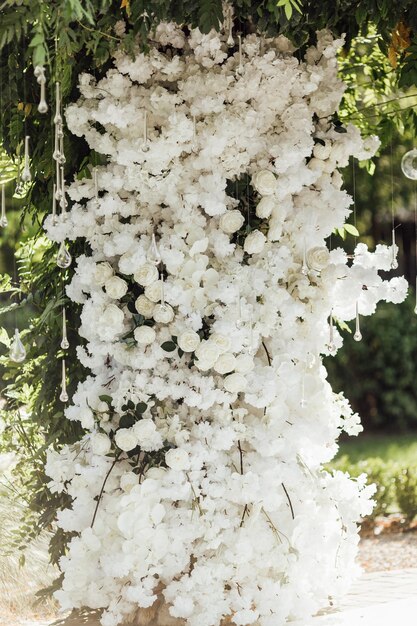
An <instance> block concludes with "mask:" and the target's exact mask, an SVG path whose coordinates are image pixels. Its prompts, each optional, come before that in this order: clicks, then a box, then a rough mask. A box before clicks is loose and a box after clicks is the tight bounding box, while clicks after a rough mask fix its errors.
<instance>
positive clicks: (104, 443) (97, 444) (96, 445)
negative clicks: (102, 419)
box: [91, 433, 111, 456]
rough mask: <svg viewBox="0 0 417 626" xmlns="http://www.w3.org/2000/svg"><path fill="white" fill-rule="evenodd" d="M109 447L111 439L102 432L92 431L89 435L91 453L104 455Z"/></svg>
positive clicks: (108, 450)
mask: <svg viewBox="0 0 417 626" xmlns="http://www.w3.org/2000/svg"><path fill="white" fill-rule="evenodd" d="M110 449H111V441H110V439H109V437H107V435H105V434H104V433H93V434H92V435H91V450H92V451H93V454H99V455H100V456H104V455H105V454H107V453H108V452H110Z"/></svg>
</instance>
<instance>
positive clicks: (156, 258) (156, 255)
mask: <svg viewBox="0 0 417 626" xmlns="http://www.w3.org/2000/svg"><path fill="white" fill-rule="evenodd" d="M146 258H147V260H148V261H149V263H153V264H154V265H159V264H160V262H161V261H162V258H161V254H160V252H159V249H158V246H157V243H156V239H155V233H152V238H151V245H150V246H149V248H148V253H147V255H146Z"/></svg>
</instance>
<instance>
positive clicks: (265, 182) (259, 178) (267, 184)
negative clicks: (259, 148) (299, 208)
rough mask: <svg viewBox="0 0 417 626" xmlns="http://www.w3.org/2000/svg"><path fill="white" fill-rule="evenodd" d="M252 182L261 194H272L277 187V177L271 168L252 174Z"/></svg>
mask: <svg viewBox="0 0 417 626" xmlns="http://www.w3.org/2000/svg"><path fill="white" fill-rule="evenodd" d="M252 184H253V186H254V187H255V189H256V191H257V192H258V193H260V194H261V196H272V194H273V193H274V192H275V190H276V188H277V179H276V178H275V175H274V174H273V173H272V172H270V171H269V170H261V171H260V172H258V173H257V174H255V175H254V176H252Z"/></svg>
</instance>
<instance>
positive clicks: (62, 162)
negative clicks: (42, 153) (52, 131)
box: [58, 133, 67, 165]
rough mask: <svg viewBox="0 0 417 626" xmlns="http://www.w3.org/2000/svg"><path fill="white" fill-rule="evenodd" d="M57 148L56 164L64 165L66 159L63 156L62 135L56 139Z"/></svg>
mask: <svg viewBox="0 0 417 626" xmlns="http://www.w3.org/2000/svg"><path fill="white" fill-rule="evenodd" d="M58 146H59V156H58V163H59V164H60V165H65V163H66V162H67V159H66V158H65V154H64V133H62V134H61V136H60V137H58Z"/></svg>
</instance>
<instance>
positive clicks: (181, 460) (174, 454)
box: [165, 448, 190, 471]
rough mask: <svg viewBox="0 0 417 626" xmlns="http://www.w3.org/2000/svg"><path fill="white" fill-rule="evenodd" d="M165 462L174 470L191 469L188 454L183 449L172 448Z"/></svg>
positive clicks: (166, 455)
mask: <svg viewBox="0 0 417 626" xmlns="http://www.w3.org/2000/svg"><path fill="white" fill-rule="evenodd" d="M165 462H166V464H167V465H168V467H170V468H171V469H173V470H176V471H181V470H187V469H189V467H190V458H189V456H188V452H187V451H186V450H183V449H182V448H172V450H168V452H167V453H166V454H165Z"/></svg>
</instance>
